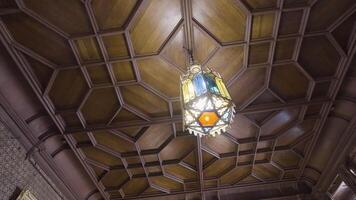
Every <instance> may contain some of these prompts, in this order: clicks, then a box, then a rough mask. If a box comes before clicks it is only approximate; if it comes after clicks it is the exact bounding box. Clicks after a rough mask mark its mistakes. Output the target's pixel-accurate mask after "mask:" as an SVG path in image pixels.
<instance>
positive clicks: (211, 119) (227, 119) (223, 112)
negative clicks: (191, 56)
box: [181, 64, 235, 136]
mask: <svg viewBox="0 0 356 200" xmlns="http://www.w3.org/2000/svg"><path fill="white" fill-rule="evenodd" d="M181 102H182V113H183V128H184V130H188V131H189V133H190V134H194V135H197V136H204V135H211V136H215V135H217V134H221V133H222V132H225V131H226V129H227V127H228V126H229V125H230V124H231V123H232V120H233V117H234V113H235V109H234V108H235V105H234V103H233V102H232V100H231V97H230V94H229V92H228V90H227V89H226V86H225V84H224V82H223V80H222V78H221V76H220V74H218V73H217V72H215V71H213V70H211V69H209V68H207V69H206V70H202V68H201V66H200V65H197V64H194V65H192V66H191V67H190V68H189V70H188V73H187V74H185V75H183V76H181Z"/></svg>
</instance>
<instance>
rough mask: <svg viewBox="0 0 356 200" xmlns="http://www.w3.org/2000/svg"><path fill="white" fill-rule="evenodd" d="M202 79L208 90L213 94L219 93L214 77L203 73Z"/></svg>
mask: <svg viewBox="0 0 356 200" xmlns="http://www.w3.org/2000/svg"><path fill="white" fill-rule="evenodd" d="M204 79H205V83H206V85H207V88H208V89H209V91H210V92H211V93H214V94H219V88H218V86H217V85H216V83H215V81H214V78H212V77H211V76H209V75H208V74H204Z"/></svg>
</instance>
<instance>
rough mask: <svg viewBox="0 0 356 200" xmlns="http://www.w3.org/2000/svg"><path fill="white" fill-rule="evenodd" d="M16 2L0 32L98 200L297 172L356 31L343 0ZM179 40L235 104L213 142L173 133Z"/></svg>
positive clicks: (182, 53)
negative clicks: (216, 75) (215, 76)
mask: <svg viewBox="0 0 356 200" xmlns="http://www.w3.org/2000/svg"><path fill="white" fill-rule="evenodd" d="M18 2H19V5H18V6H19V8H20V10H19V11H18V12H15V13H10V14H2V15H1V16H0V18H1V24H0V25H1V26H2V27H1V28H2V30H1V33H2V35H4V36H5V37H4V38H5V41H6V42H7V43H8V45H9V46H10V48H11V49H12V50H13V51H14V52H16V56H15V58H16V59H18V60H19V64H20V65H19V67H20V68H21V69H22V71H23V73H24V74H25V75H26V76H27V77H29V84H30V85H31V86H32V87H33V89H34V91H36V94H38V95H37V96H38V98H39V100H41V102H44V104H43V105H44V106H45V107H46V108H47V110H48V112H49V113H50V115H52V116H53V118H52V119H53V120H55V122H56V123H55V124H57V125H58V128H59V129H60V130H61V131H62V132H63V134H68V135H71V138H72V139H71V140H70V141H68V142H69V143H71V144H73V145H72V146H71V147H72V150H73V151H74V152H76V154H77V155H78V156H77V159H79V160H81V161H82V162H81V163H82V164H83V165H84V166H85V169H86V173H87V175H88V177H90V178H91V181H92V182H93V183H95V185H96V187H97V189H98V191H99V192H100V194H101V195H102V197H103V198H104V199H107V200H109V199H140V198H143V197H153V196H164V195H170V199H172V200H173V199H180V197H181V196H183V198H186V199H190V198H191V199H194V197H197V198H200V196H201V195H203V196H204V195H205V196H206V197H208V196H214V195H215V193H214V192H216V191H219V190H222V189H224V188H225V189H226V188H228V187H236V188H241V190H243V188H244V187H247V186H248V185H251V184H254V185H265V184H270V183H276V182H277V183H284V181H294V182H297V181H299V180H301V179H300V178H301V177H303V172H304V169H305V168H306V166H307V163H308V162H309V160H310V157H311V154H312V150H313V147H314V146H315V143H317V141H318V140H317V139H318V136H319V133H320V130H321V128H322V127H321V126H320V123H322V121H323V119H325V118H326V117H327V114H328V111H329V110H328V109H330V108H329V104H330V103H331V100H332V98H334V97H335V94H336V92H337V89H338V88H337V85H338V84H339V83H340V81H341V80H342V73H341V72H342V71H343V70H344V69H345V67H346V63H347V62H346V59H348V56H349V55H352V54H350V52H349V49H352V48H353V47H350V46H349V44H350V41H351V39H350V38H353V37H355V36H352V29H350V28H347V27H346V26H349V25H350V24H352V20H350V19H349V17H350V18H351V19H353V18H354V14H353V13H354V12H355V11H354V10H351V8H355V2H354V1H352V0H339V1H334V0H332V1H323V0H317V1H304V0H298V1H292V0H284V1H283V0H282V1H265V0H240V1H233V0H221V1H220V0H219V1H215V0H169V1H168V0H147V1H142V0H137V1H136V0H135V1H134V0H132V1H131V0H130V1H122V0H119V1H112V0H110V1H106V0H105V1H103V0H102V1H100V0H92V1H79V0H77V1H53V2H52V1H42V0H41V1H34V0H24V1H21V0H20V1H18ZM344 13H346V14H344ZM321 15H323V16H322V17H320V16H321ZM59 16H60V17H59ZM189 42H190V43H189ZM188 46H191V47H192V48H193V56H194V59H195V60H196V61H198V62H199V63H200V64H201V65H202V66H203V67H210V68H212V69H213V70H215V71H217V72H219V73H220V74H221V76H222V78H223V79H224V81H225V83H226V85H227V87H228V89H229V92H230V94H231V97H232V100H233V102H234V103H235V104H236V113H237V114H236V117H235V119H234V122H233V123H232V125H231V128H230V129H229V130H228V131H227V132H226V133H223V134H222V135H219V136H217V137H206V138H199V137H198V138H197V137H194V136H191V135H189V134H188V133H186V132H184V131H183V130H182V114H181V111H180V110H181V107H180V99H179V95H180V89H179V87H180V76H181V75H182V74H183V73H184V72H185V71H186V69H187V67H188V66H189V61H188V58H189V57H188V52H187V51H186V50H185V48H188ZM333 95H334V96H333ZM43 110H45V109H43ZM343 110H347V109H345V107H342V106H340V107H336V108H335V111H334V113H335V115H342V113H344V112H343ZM345 115H347V114H345ZM350 115H351V114H350ZM344 117H345V116H344ZM346 117H347V118H348V119H349V118H351V117H352V116H349V115H347V116H346ZM68 140H69V139H68ZM317 147H318V148H319V149H321V148H322V146H320V145H319V146H317ZM320 160H322V161H323V162H326V161H325V159H320ZM317 162H318V161H315V163H317ZM318 166H319V165H318ZM315 181H317V180H315ZM176 193H179V195H178V194H176ZM212 193H214V194H212ZM216 195H219V193H216ZM221 197H223V196H221ZM157 198H158V197H157ZM167 198H168V197H167Z"/></svg>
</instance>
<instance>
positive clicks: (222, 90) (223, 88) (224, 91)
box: [215, 77, 231, 99]
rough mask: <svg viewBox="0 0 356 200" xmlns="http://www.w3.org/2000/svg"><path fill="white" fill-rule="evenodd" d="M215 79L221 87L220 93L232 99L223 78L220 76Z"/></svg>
mask: <svg viewBox="0 0 356 200" xmlns="http://www.w3.org/2000/svg"><path fill="white" fill-rule="evenodd" d="M215 81H216V85H217V86H218V88H219V91H220V94H222V95H223V97H225V98H228V99H231V97H230V94H229V92H228V91H227V89H226V87H225V84H224V82H223V80H222V79H221V78H219V77H216V78H215Z"/></svg>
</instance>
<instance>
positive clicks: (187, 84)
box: [182, 79, 195, 103]
mask: <svg viewBox="0 0 356 200" xmlns="http://www.w3.org/2000/svg"><path fill="white" fill-rule="evenodd" d="M182 90H183V99H184V103H187V102H189V101H190V100H192V99H194V97H195V93H194V87H193V83H192V81H191V80H190V79H186V80H184V81H183V86H182Z"/></svg>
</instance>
